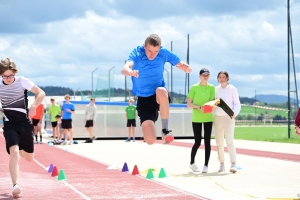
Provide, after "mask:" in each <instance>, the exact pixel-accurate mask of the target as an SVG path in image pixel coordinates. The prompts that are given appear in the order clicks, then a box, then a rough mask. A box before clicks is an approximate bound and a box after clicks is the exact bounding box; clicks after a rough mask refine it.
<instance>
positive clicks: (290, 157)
mask: <svg viewBox="0 0 300 200" xmlns="http://www.w3.org/2000/svg"><path fill="white" fill-rule="evenodd" d="M156 143H161V141H157V142H156ZM168 145H174V146H180V147H189V148H192V147H193V145H194V144H193V143H187V142H175V141H174V142H172V143H170V144H168ZM200 149H204V145H201V146H200ZM211 150H213V151H216V150H217V147H216V146H213V145H212V146H211ZM224 151H225V152H228V151H227V147H225V148H224ZM236 152H237V153H238V154H244V155H248V156H258V157H267V158H274V159H279V160H288V161H294V162H300V155H299V154H289V153H278V152H271V151H259V150H252V149H241V148H236Z"/></svg>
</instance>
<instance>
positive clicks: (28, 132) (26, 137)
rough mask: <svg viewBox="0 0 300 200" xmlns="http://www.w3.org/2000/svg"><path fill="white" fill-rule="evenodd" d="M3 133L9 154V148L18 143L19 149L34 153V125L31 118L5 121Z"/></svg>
mask: <svg viewBox="0 0 300 200" xmlns="http://www.w3.org/2000/svg"><path fill="white" fill-rule="evenodd" d="M3 135H4V137H5V142H6V151H7V153H8V154H9V148H10V147H12V146H14V145H18V146H19V150H23V151H25V152H27V153H33V151H34V145H33V126H32V124H31V122H30V121H29V120H26V121H14V122H12V121H4V122H3Z"/></svg>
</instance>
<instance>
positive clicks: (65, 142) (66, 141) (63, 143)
mask: <svg viewBox="0 0 300 200" xmlns="http://www.w3.org/2000/svg"><path fill="white" fill-rule="evenodd" d="M68 143H69V141H68V140H65V141H64V142H62V143H60V144H61V145H66V144H68Z"/></svg>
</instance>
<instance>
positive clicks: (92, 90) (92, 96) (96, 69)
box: [92, 68, 98, 97]
mask: <svg viewBox="0 0 300 200" xmlns="http://www.w3.org/2000/svg"><path fill="white" fill-rule="evenodd" d="M97 69H98V68H96V69H95V70H94V71H92V97H94V78H93V77H94V76H93V74H94V72H95V71H97Z"/></svg>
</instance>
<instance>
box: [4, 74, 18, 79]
mask: <svg viewBox="0 0 300 200" xmlns="http://www.w3.org/2000/svg"><path fill="white" fill-rule="evenodd" d="M14 77H15V75H14V74H12V75H9V76H2V78H3V79H11V78H14Z"/></svg>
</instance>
